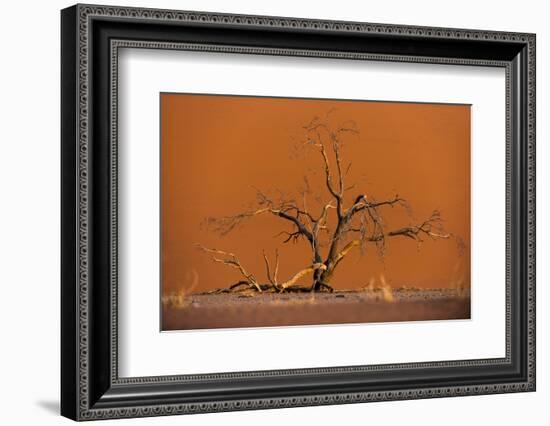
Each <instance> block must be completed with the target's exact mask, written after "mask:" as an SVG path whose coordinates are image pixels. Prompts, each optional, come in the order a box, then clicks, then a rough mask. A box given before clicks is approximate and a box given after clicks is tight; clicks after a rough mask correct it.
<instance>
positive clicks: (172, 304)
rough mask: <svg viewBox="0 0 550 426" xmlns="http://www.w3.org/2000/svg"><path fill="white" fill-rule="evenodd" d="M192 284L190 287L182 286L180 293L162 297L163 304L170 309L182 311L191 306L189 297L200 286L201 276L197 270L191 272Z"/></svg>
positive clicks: (176, 292)
mask: <svg viewBox="0 0 550 426" xmlns="http://www.w3.org/2000/svg"><path fill="white" fill-rule="evenodd" d="M191 276H192V278H191V284H190V285H189V286H188V287H185V286H181V288H180V289H179V290H178V291H175V292H172V293H170V294H168V295H166V296H162V304H163V305H165V306H167V307H169V308H177V309H181V308H184V307H185V306H187V305H189V303H190V300H189V297H188V296H189V295H190V294H191V293H192V292H193V290H194V289H195V288H196V287H197V286H198V285H199V274H198V273H197V271H196V270H194V269H193V270H192V271H191Z"/></svg>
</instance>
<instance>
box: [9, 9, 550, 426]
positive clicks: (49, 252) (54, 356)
mask: <svg viewBox="0 0 550 426" xmlns="http://www.w3.org/2000/svg"><path fill="white" fill-rule="evenodd" d="M103 3H104V4H119V5H120V4H123V5H129V6H130V5H131V6H143V7H161V8H173V9H189V10H205V11H219V12H232V13H246V14H265V15H280V16H296V17H307V18H325V19H339V20H356V21H369V22H381V23H399V24H413V25H431V26H444V27H462V28H477V29H494V30H505V31H526V32H535V33H537V55H538V57H537V67H538V70H537V78H538V82H537V98H538V99H537V104H538V105H537V107H538V108H537V109H538V114H537V115H538V124H537V132H538V138H537V139H538V149H537V163H538V176H537V184H538V185H537V187H538V189H537V195H538V203H537V208H538V212H537V214H538V230H537V239H538V240H537V244H538V249H537V250H538V271H537V273H538V276H537V281H538V292H537V301H538V308H537V315H538V332H537V335H538V336H537V337H538V373H537V379H538V386H537V388H538V390H537V392H536V393H530V394H509V395H492V396H481V397H463V398H452V399H435V400H421V401H401V402H385V403H374V404H361V405H345V406H327V407H317V408H293V409H285V410H270V411H256V412H240V413H224V414H208V415H200V416H187V417H184V418H182V417H169V418H155V419H151V418H149V419H134V420H118V422H120V423H119V424H135V425H138V424H159V425H161V424H166V425H168V424H181V423H182V422H185V424H189V425H212V424H228V425H232V424H239V425H242V426H245V425H252V424H257V423H262V424H277V425H280V424H298V423H299V422H308V423H309V422H315V423H316V424H318V425H324V424H327V425H328V424H334V423H339V424H353V423H361V424H365V423H367V422H368V423H370V424H388V425H393V424H399V423H402V422H406V423H407V424H409V425H416V424H422V425H424V426H428V425H441V424H445V425H449V426H450V425H461V426H463V425H465V424H484V423H485V422H487V423H493V424H498V425H516V424H520V423H523V422H524V421H526V420H527V421H532V424H541V425H542V424H548V421H549V419H550V414H549V412H548V408H547V407H548V404H549V401H550V367H548V363H549V362H550V360H549V351H548V349H549V345H548V342H550V337H549V331H550V323H549V322H550V316H549V314H548V308H549V307H550V306H549V304H550V300H549V291H548V289H547V288H546V283H547V282H548V280H549V274H550V266H549V262H548V260H547V258H548V257H549V256H550V248H549V243H550V235H549V228H548V222H545V217H549V216H550V191H549V189H548V187H549V186H550V171H549V170H550V169H549V168H546V170H545V168H544V167H545V164H548V161H549V160H550V150H549V148H548V146H547V145H546V143H545V141H546V139H547V138H548V136H549V134H548V133H549V130H550V126H549V125H547V124H546V123H545V120H544V117H547V116H548V115H549V114H550V105H549V102H550V93H548V80H547V79H548V78H549V77H548V76H549V75H550V50H549V44H550V27H549V26H548V23H547V17H548V16H549V15H548V11H546V10H545V3H546V2H543V1H536V0H524V1H522V2H518V1H513V2H512V1H508V0H501V1H485V2H481V1H470V0H462V1H460V2H452V3H450V2H449V3H444V2H442V1H422V0H417V1H407V0H403V1H392V2H390V1H386V2H366V1H352V0H339V1H337V2H334V1H331V2H327V1H325V2H321V1H320V0H317V1H315V0H302V1H297V0H276V1H275V0H266V1H252V0H231V1H230V2H229V1H223V0H202V1H201V0H187V1H184V0H182V1H177V0H162V1H152V0H149V1H143V0H133V1H124V0H120V1H115V2H111V1H108V0H105V1H103ZM69 5H71V3H70V2H66V1H60V0H52V1H48V2H38V1H21V2H15V1H11V2H9V3H8V4H6V3H4V4H3V5H2V9H1V10H2V14H1V16H2V18H3V19H2V22H1V24H0V32H1V37H0V43H1V46H2V49H1V56H0V58H1V64H0V117H2V119H1V121H0V191H1V192H0V200H1V203H0V327H1V335H0V336H1V337H0V339H1V340H0V342H1V343H0V401H1V402H0V406H1V407H2V408H1V409H0V419H1V423H2V424H6V425H15V424H29V425H33V424H40V425H49V424H68V423H69V421H68V420H66V419H64V418H61V417H59V416H58V413H57V412H58V405H59V265H60V260H59V232H60V230H59V227H60V224H59V204H60V200H59V179H60V177H59V176H60V173H59V166H60V165H59V62H60V57H59V9H61V8H63V7H66V6H69ZM129 422H131V423H129ZM107 423H113V422H112V421H108V422H106V423H102V424H107ZM114 424H116V423H114Z"/></svg>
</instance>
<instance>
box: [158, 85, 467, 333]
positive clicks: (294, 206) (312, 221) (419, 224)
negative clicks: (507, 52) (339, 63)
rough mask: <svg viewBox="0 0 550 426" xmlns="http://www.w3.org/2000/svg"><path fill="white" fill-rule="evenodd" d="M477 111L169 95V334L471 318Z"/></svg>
mask: <svg viewBox="0 0 550 426" xmlns="http://www.w3.org/2000/svg"><path fill="white" fill-rule="evenodd" d="M470 138H471V105H469V104H452V103H423V102H421V101H419V100H411V101H410V102H395V101H393V102H388V101H384V100H346V99H313V98H293V97H267V96H242V95H235V94H204V93H168V92H162V93H160V147H159V149H160V174H161V176H160V212H161V213H160V215H161V220H160V250H161V253H160V265H161V267H160V275H161V276H160V286H161V291H160V295H161V300H160V301H159V303H160V305H161V309H160V312H161V318H160V329H161V331H174V330H196V329H219V328H243V327H244V328H250V327H283V326H312V325H327V324H364V323H384V322H398V321H427V320H439V321H441V320H446V321H448V320H468V319H470V315H471V313H470V304H471V300H470V294H471V291H470V290H471V289H470V285H471V265H470V234H471V217H470V216H471V188H470V180H471V176H470V175H471V150H470V142H471V141H470Z"/></svg>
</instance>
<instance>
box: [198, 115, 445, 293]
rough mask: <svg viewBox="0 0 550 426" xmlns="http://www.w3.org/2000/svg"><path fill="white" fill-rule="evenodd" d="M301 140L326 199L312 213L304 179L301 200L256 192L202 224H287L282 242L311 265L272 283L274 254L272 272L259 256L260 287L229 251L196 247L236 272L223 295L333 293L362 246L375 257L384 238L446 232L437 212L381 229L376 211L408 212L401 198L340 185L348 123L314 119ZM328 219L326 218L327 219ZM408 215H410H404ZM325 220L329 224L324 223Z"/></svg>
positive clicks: (227, 228)
mask: <svg viewBox="0 0 550 426" xmlns="http://www.w3.org/2000/svg"><path fill="white" fill-rule="evenodd" d="M304 131H305V140H304V141H303V142H302V143H301V146H302V148H309V149H313V150H314V151H316V152H317V155H318V157H319V160H320V164H321V165H322V169H323V172H322V173H323V181H324V186H325V187H326V191H327V199H326V201H324V202H320V205H319V206H318V212H317V214H314V213H313V212H312V209H311V208H310V206H308V203H307V196H308V194H309V193H310V189H309V184H308V180H307V178H305V183H306V188H305V189H304V190H303V191H302V194H301V195H302V199H301V200H299V201H296V200H294V199H291V198H285V197H284V196H282V195H281V196H280V197H279V199H274V198H273V197H270V196H268V195H267V194H266V193H264V192H262V191H260V190H258V191H257V200H256V203H255V206H254V207H253V208H252V209H250V210H247V211H244V212H241V213H238V214H236V215H232V216H225V217H218V218H208V219H207V220H206V223H207V225H208V226H209V227H210V228H211V229H212V230H213V231H215V232H217V233H218V234H220V235H226V234H228V233H230V232H232V231H234V230H235V229H236V228H237V227H238V226H239V225H240V224H242V223H243V222H245V221H247V220H249V219H252V218H254V217H256V216H260V215H271V216H274V217H276V218H278V219H281V220H282V221H285V222H287V223H288V224H290V225H291V230H290V231H282V232H281V233H280V234H279V236H283V237H284V239H283V243H289V242H298V241H300V240H304V241H305V242H306V243H307V245H308V246H309V249H310V251H311V263H310V264H309V265H307V266H306V267H305V268H303V269H302V270H300V271H298V272H297V273H295V274H294V275H293V276H292V277H290V278H289V279H287V280H286V281H283V282H279V281H278V279H277V274H278V269H279V254H278V252H277V253H276V259H275V265H274V268H273V270H272V268H271V265H270V262H269V260H268V258H267V256H266V255H265V252H264V253H263V257H264V261H265V267H266V275H267V279H268V281H269V282H268V283H264V284H262V283H260V282H259V281H258V280H257V278H256V277H255V276H254V275H253V274H250V273H249V272H248V271H247V270H246V269H245V268H244V267H243V265H242V264H241V262H240V261H239V260H238V258H237V257H236V256H235V255H234V254H233V253H229V252H225V251H222V250H218V249H212V248H207V247H203V246H198V247H199V248H200V249H201V250H203V251H204V252H206V253H208V254H210V255H211V257H212V260H213V261H215V262H218V263H221V264H225V265H227V266H230V267H233V268H235V269H237V270H239V272H240V274H241V275H242V280H241V281H239V282H237V283H236V284H234V285H232V286H231V287H229V288H228V289H225V290H223V291H232V290H234V289H238V288H249V289H251V290H255V291H258V292H262V291H277V292H285V291H333V288H332V286H331V284H330V282H331V279H332V277H333V275H334V273H335V271H336V269H337V268H338V266H339V265H340V264H341V262H342V261H343V260H344V258H345V257H346V256H347V255H348V254H349V253H350V252H351V251H352V250H355V249H360V250H361V251H362V252H363V251H364V250H365V247H366V245H367V244H374V245H376V247H377V250H378V252H379V254H381V255H383V253H384V249H385V244H386V239H388V238H393V237H406V238H410V239H412V240H414V241H416V242H417V243H418V244H420V243H421V242H422V241H423V239H424V238H425V237H428V238H430V239H447V238H449V237H450V234H448V233H446V232H445V231H444V230H443V227H442V219H441V215H440V212H439V211H437V210H434V211H433V212H432V214H431V215H430V216H429V217H428V218H427V219H425V220H424V221H421V222H419V223H416V224H414V223H411V224H409V225H407V226H403V227H400V228H397V229H386V226H385V223H384V220H383V217H382V213H383V210H384V209H386V208H393V207H401V208H404V209H405V211H407V212H409V213H410V208H409V206H408V203H407V202H406V201H405V199H403V198H401V197H399V196H398V195H395V196H394V197H393V198H390V199H387V200H382V201H378V200H375V199H374V198H372V197H371V196H369V195H368V194H366V193H365V192H359V191H357V192H355V193H354V194H353V193H352V194H350V193H351V192H352V191H354V190H355V188H356V185H355V184H349V183H348V182H346V180H347V178H348V175H349V172H350V169H351V165H352V163H351V162H347V163H346V164H344V159H343V158H342V146H343V141H344V139H345V135H346V134H349V135H358V133H359V131H358V129H357V126H356V125H355V123H354V122H351V121H349V122H345V123H343V124H340V125H337V126H331V125H330V124H329V121H328V114H327V117H325V118H324V119H321V118H318V117H316V118H315V119H313V120H312V121H311V122H310V123H309V124H307V125H306V126H304ZM331 216H332V218H331ZM409 216H410V214H409ZM329 219H330V220H329ZM308 275H311V277H312V279H311V284H309V285H306V286H304V285H299V284H297V283H298V281H299V280H301V279H302V278H304V277H306V276H308Z"/></svg>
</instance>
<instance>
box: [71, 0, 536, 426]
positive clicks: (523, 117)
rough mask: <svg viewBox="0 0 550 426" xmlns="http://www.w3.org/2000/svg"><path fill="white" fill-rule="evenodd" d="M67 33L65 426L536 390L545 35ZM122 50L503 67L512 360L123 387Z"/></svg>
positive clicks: (233, 28)
mask: <svg viewBox="0 0 550 426" xmlns="http://www.w3.org/2000/svg"><path fill="white" fill-rule="evenodd" d="M61 28H62V31H61V38H62V40H61V49H62V76H61V81H62V93H61V98H62V120H61V129H62V141H61V158H62V176H61V178H62V184H61V190H62V217H61V221H62V235H61V239H62V283H61V309H62V311H61V320H62V329H61V334H62V336H61V337H62V341H61V346H62V347H61V353H62V358H61V366H62V374H61V385H62V386H61V413H62V415H64V416H66V417H69V418H71V419H74V420H93V419H105V418H120V417H140V416H159V415H169V414H186V413H205V412H214V411H230V410H248V409H262V408H276V407H292V406H308V405H322V404H344V403H356V402H368V401H381V400H399V399H416V398H435V397H444V396H464V395H476V394H490V393H504V392H520V391H534V390H535V35H534V34H520V33H509V32H494V31H478V30H462V29H449V28H426V27H413V26H400V25H385V24H369V23H358V22H334V21H319V20H307V19H293V18H279V17H264V16H242V15H227V14H215V13H201V12H183V11H168V10H153V9H134V8H126V7H104V6H95V5H76V6H73V7H70V8H67V9H64V10H63V11H62V13H61ZM121 47H134V48H147V49H187V50H198V51H216V52H232V53H241V54H247V53H254V54H263V55H276V56H281V55H288V56H310V57H319V58H342V59H355V60H374V61H376V60H384V61H397V62H422V63H430V64H454V65H464V66H468V65H485V66H493V67H501V68H504V69H505V71H506V110H507V112H506V115H507V116H506V125H507V129H506V139H507V140H506V150H507V154H506V182H507V183H506V186H507V187H506V197H507V201H506V204H507V211H506V229H505V230H504V229H503V232H505V233H506V246H507V247H506V356H505V357H504V358H496V359H479V360H460V361H445V362H443V361H442V362H429V363H410V364H386V365H371V366H369V365H364V366H327V367H326V368H314V369H300V370H271V371H252V372H242V373H220V374H205V375H181V376H160V377H135V378H120V377H119V375H118V364H117V363H118V356H117V353H118V352H117V345H118V327H117V324H118V323H117V226H118V222H117V210H116V205H117V191H118V188H117V126H116V118H117V109H116V108H117V87H118V86H117V85H118V79H117V57H118V56H117V55H118V49H119V48H121ZM152 285H156V284H152Z"/></svg>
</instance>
